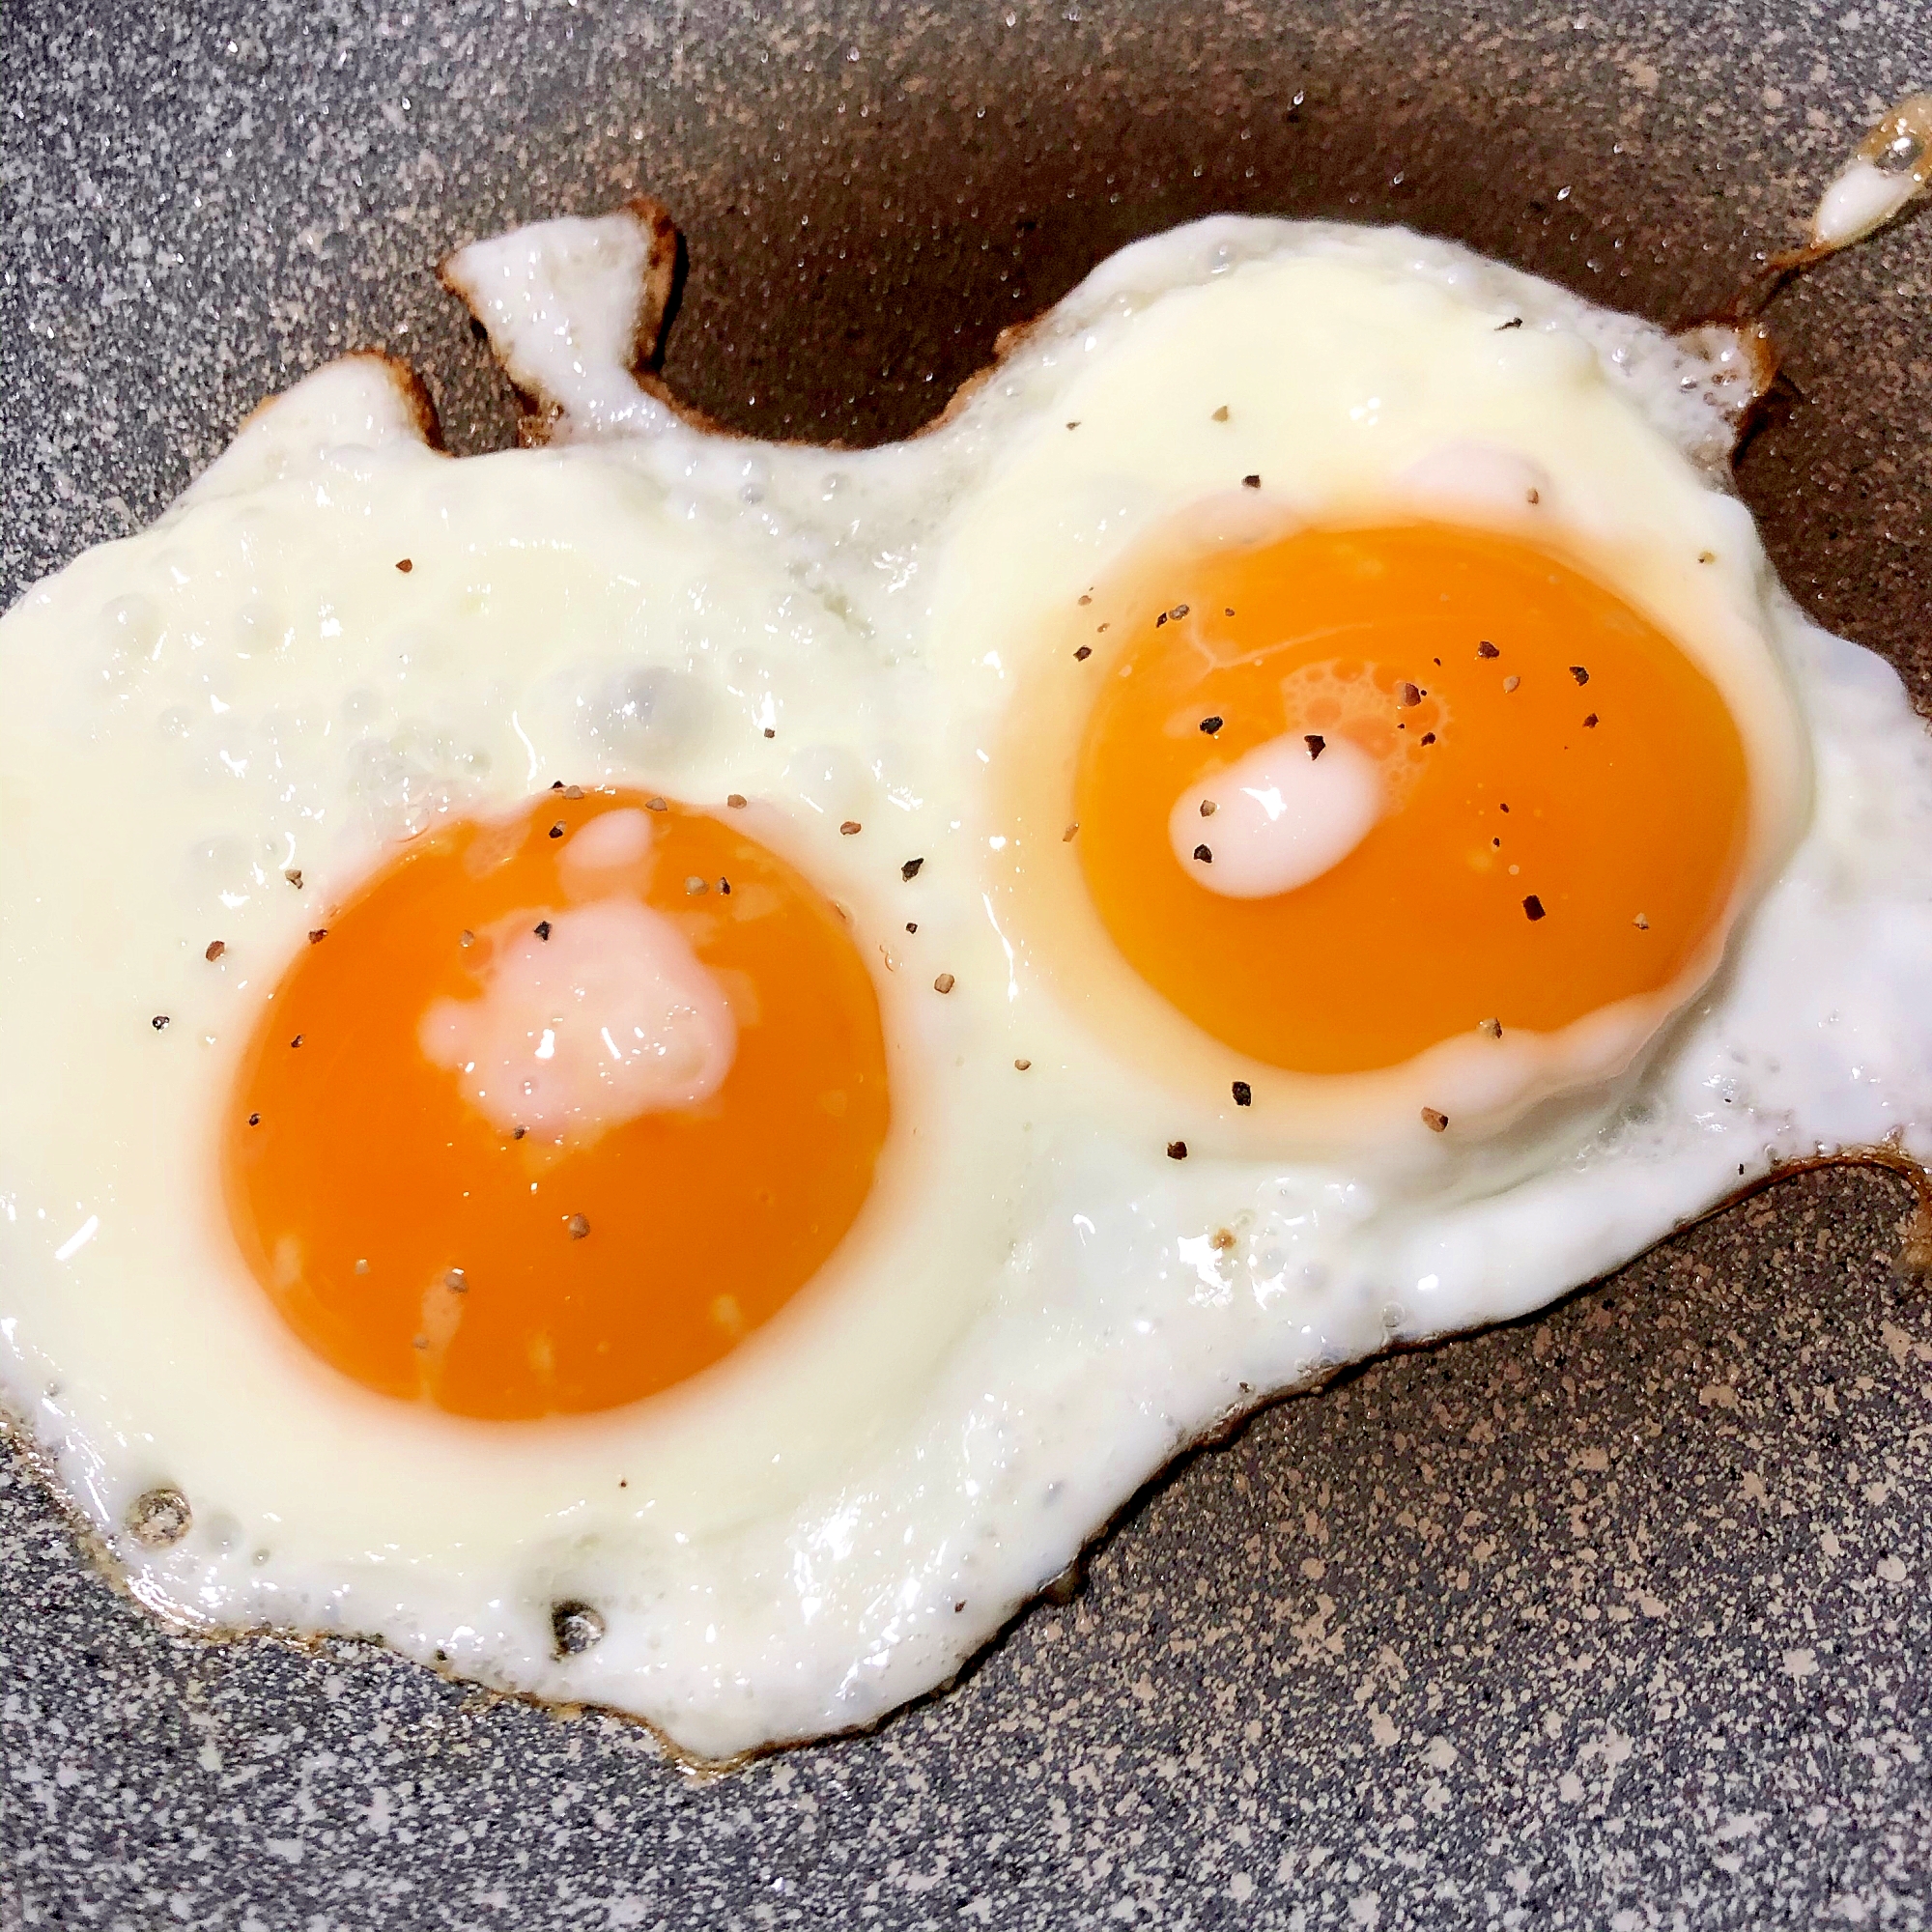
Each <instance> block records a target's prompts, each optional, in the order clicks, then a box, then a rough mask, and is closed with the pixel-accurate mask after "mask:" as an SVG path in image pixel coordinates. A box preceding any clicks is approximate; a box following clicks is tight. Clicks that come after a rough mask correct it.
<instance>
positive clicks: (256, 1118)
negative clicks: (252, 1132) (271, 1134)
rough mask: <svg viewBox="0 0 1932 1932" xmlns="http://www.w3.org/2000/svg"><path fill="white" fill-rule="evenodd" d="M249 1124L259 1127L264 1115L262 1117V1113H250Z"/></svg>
mask: <svg viewBox="0 0 1932 1932" xmlns="http://www.w3.org/2000/svg"><path fill="white" fill-rule="evenodd" d="M248 1124H249V1125H250V1126H251V1127H259V1126H260V1125H261V1124H262V1117H261V1115H260V1114H250V1115H249V1116H248Z"/></svg>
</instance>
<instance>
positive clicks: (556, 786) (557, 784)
mask: <svg viewBox="0 0 1932 1932" xmlns="http://www.w3.org/2000/svg"><path fill="white" fill-rule="evenodd" d="M550 788H551V790H552V791H561V790H562V789H563V781H562V780H561V779H552V780H551V781H550Z"/></svg>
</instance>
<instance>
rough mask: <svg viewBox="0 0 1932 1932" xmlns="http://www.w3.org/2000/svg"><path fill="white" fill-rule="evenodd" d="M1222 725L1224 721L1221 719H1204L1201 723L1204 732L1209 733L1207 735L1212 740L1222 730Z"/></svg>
mask: <svg viewBox="0 0 1932 1932" xmlns="http://www.w3.org/2000/svg"><path fill="white" fill-rule="evenodd" d="M1221 725H1222V720H1221V719H1220V718H1219V717H1213V718H1204V719H1202V721H1201V728H1202V730H1204V731H1205V732H1207V734H1208V737H1210V738H1211V737H1212V736H1213V735H1214V733H1215V732H1216V731H1218V730H1219V729H1220V728H1221Z"/></svg>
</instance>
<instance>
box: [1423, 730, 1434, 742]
mask: <svg viewBox="0 0 1932 1932" xmlns="http://www.w3.org/2000/svg"><path fill="white" fill-rule="evenodd" d="M1422 742H1423V743H1424V744H1425V745H1433V744H1435V732H1434V731H1425V732H1424V733H1423V734H1422Z"/></svg>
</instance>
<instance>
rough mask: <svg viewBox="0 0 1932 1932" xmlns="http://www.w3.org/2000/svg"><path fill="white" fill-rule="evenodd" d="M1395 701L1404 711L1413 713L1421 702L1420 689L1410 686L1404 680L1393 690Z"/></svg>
mask: <svg viewBox="0 0 1932 1932" xmlns="http://www.w3.org/2000/svg"><path fill="white" fill-rule="evenodd" d="M1395 701H1396V702H1397V703H1398V704H1400V705H1401V706H1402V707H1403V708H1404V710H1406V711H1413V710H1414V709H1415V707H1416V706H1417V705H1418V704H1420V703H1421V702H1422V687H1421V686H1420V685H1416V684H1410V683H1409V681H1408V680H1407V679H1406V678H1404V679H1403V681H1402V682H1401V683H1400V684H1399V685H1397V686H1396V688H1395Z"/></svg>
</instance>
